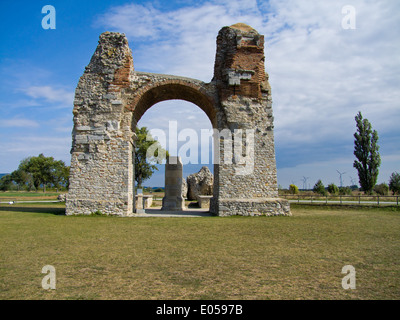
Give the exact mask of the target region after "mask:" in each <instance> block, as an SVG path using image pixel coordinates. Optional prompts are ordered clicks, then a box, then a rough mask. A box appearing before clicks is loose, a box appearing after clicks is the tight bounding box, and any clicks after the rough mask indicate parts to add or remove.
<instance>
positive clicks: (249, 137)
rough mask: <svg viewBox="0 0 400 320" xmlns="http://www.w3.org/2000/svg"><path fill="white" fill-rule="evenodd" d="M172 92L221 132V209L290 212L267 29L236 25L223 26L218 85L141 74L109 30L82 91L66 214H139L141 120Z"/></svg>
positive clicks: (216, 199) (217, 175) (215, 203)
mask: <svg viewBox="0 0 400 320" xmlns="http://www.w3.org/2000/svg"><path fill="white" fill-rule="evenodd" d="M170 99H182V100H186V101H189V102H192V103H194V104H196V105H198V106H199V107H200V108H201V109H202V110H203V111H204V112H205V113H206V114H207V116H208V117H209V119H210V121H211V123H212V125H213V128H214V130H215V132H216V136H215V137H214V138H215V140H214V141H215V142H214V143H215V146H214V147H215V148H216V149H217V151H218V152H217V159H216V160H217V161H216V164H215V165H214V181H215V182H214V195H213V199H212V201H211V208H210V210H211V211H212V212H213V213H215V214H216V215H220V216H226V215H264V214H265V215H276V214H284V215H288V214H290V209H289V204H288V202H287V201H285V200H282V199H279V198H278V191H277V179H276V164H275V150H274V138H273V116H272V104H271V92H270V86H269V84H268V76H267V75H266V73H265V68H264V37H263V36H262V35H260V34H259V33H258V32H257V31H255V30H254V29H252V28H251V27H249V26H247V25H244V24H236V25H233V26H231V27H224V28H222V29H221V30H220V32H219V34H218V37H217V53H216V59H215V65H214V77H213V79H212V81H211V82H210V83H204V82H202V81H199V80H195V79H189V78H184V77H178V76H171V75H162V74H152V73H144V72H137V71H135V70H134V67H133V58H132V53H131V50H130V48H129V46H128V41H127V39H126V37H125V35H123V34H120V33H111V32H105V33H103V34H101V35H100V39H99V44H98V46H97V49H96V51H95V53H94V55H93V57H92V59H91V61H90V63H89V65H88V66H87V67H86V69H85V72H84V74H83V76H82V77H81V78H80V80H79V83H78V86H77V88H76V92H75V100H74V110H73V114H74V129H73V133H72V136H73V141H72V149H71V172H70V188H69V193H68V197H67V201H66V213H67V215H72V214H90V213H92V212H95V211H101V212H103V213H106V214H115V215H123V216H129V215H132V214H134V199H133V190H134V172H133V165H132V159H133V158H134V157H133V152H134V143H135V136H134V128H135V126H136V124H137V121H139V119H140V118H141V117H142V115H143V114H144V113H145V112H146V110H148V109H149V108H150V107H151V106H152V105H154V104H156V103H158V102H161V101H164V100H170ZM249 150H250V151H249Z"/></svg>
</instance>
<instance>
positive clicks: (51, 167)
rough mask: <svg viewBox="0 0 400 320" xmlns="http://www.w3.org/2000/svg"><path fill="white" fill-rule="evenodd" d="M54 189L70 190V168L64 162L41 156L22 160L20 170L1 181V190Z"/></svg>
mask: <svg viewBox="0 0 400 320" xmlns="http://www.w3.org/2000/svg"><path fill="white" fill-rule="evenodd" d="M46 187H52V188H55V189H57V190H60V189H68V187H69V167H68V166H66V165H65V163H64V161H61V160H55V159H54V158H53V157H45V156H44V155H43V154H39V156H37V157H28V158H26V159H24V160H22V161H21V162H20V164H19V166H18V169H17V170H15V171H13V172H12V173H11V174H7V175H5V176H3V177H2V178H1V179H0V190H1V191H7V190H21V191H22V190H25V191H32V190H36V191H37V190H39V189H40V188H43V192H46Z"/></svg>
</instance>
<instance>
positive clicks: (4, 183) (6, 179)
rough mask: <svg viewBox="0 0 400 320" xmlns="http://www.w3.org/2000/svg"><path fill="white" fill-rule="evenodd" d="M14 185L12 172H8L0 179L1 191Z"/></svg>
mask: <svg viewBox="0 0 400 320" xmlns="http://www.w3.org/2000/svg"><path fill="white" fill-rule="evenodd" d="M11 187H12V178H11V174H6V175H5V176H2V177H1V179H0V190H1V191H8V190H10V189H11Z"/></svg>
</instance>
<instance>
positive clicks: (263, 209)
mask: <svg viewBox="0 0 400 320" xmlns="http://www.w3.org/2000/svg"><path fill="white" fill-rule="evenodd" d="M213 200H214V199H211V203H210V212H212V213H213V214H215V215H218V216H222V217H224V216H233V215H241V216H291V215H292V214H291V212H290V204H289V201H288V200H286V199H280V198H256V199H219V205H218V206H217V204H216V202H215V201H213Z"/></svg>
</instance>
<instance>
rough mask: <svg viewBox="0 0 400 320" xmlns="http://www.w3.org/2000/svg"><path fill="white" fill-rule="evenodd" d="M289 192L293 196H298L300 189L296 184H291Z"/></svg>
mask: <svg viewBox="0 0 400 320" xmlns="http://www.w3.org/2000/svg"><path fill="white" fill-rule="evenodd" d="M289 192H290V193H291V194H298V193H299V188H298V187H297V186H296V185H295V184H291V185H290V186H289Z"/></svg>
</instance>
